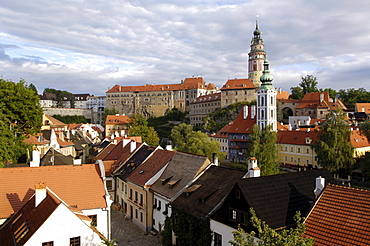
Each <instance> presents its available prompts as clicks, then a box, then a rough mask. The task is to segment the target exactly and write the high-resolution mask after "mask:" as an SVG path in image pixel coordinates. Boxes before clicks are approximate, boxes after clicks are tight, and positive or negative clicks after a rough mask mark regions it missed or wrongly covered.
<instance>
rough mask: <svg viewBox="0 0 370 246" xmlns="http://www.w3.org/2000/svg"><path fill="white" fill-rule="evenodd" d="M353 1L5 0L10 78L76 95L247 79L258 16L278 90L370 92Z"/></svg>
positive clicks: (364, 15)
mask: <svg viewBox="0 0 370 246" xmlns="http://www.w3.org/2000/svg"><path fill="white" fill-rule="evenodd" d="M367 5H368V1H367V0H353V1H333V0H330V1H329V0H321V1H305V0H295V1H292V0H279V1H277V0H270V1H258V0H255V1H253V0H251V1H232V0H228V1H211V0H204V1H186V0H180V1H160V0H159V1H158V0H156V1H154V0H147V1H121V0H114V1H113V0H112V1H103V0H99V1H97V0H89V1H84V0H79V1H76V0H73V1H72V0H70V1H65V0H59V1H55V0H38V1H26V0H17V1H13V0H2V1H1V2H0V76H2V77H3V78H4V79H9V80H12V81H19V79H20V78H22V79H25V80H26V81H27V82H28V83H33V84H35V85H36V87H37V88H38V90H39V93H42V91H43V89H44V88H46V87H50V88H56V89H61V90H67V91H70V92H73V93H90V94H94V95H105V92H106V90H107V89H108V88H109V87H113V86H114V85H115V84H120V85H144V84H169V83H179V82H180V81H181V80H183V79H185V78H187V77H191V76H193V75H199V76H202V77H203V78H204V79H205V80H206V81H207V82H209V83H214V84H215V85H216V86H218V87H219V88H220V87H222V85H223V84H224V83H225V82H226V81H227V79H228V78H247V76H248V52H249V48H250V47H249V46H250V41H251V38H252V33H253V31H254V28H255V19H256V15H257V14H258V15H259V18H258V19H259V27H260V30H261V31H262V38H263V40H264V42H265V50H266V52H267V58H268V60H269V61H270V69H271V74H272V75H273V77H274V81H273V84H274V85H275V87H278V88H283V89H284V90H287V91H290V87H292V86H297V85H298V83H299V82H300V77H301V76H305V75H307V74H312V75H314V76H316V77H317V79H318V82H319V85H318V87H319V88H333V89H337V90H338V89H347V88H360V87H364V88H365V89H366V90H370V63H369V58H370V48H369V43H370V23H369V22H370V21H369V20H370V12H369V11H368V10H367V8H366V6H367Z"/></svg>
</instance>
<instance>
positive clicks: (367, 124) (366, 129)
mask: <svg viewBox="0 0 370 246" xmlns="http://www.w3.org/2000/svg"><path fill="white" fill-rule="evenodd" d="M360 133H361V134H362V135H364V136H366V137H367V139H369V140H370V120H366V121H364V122H362V123H361V125H360Z"/></svg>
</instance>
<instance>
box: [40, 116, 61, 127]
mask: <svg viewBox="0 0 370 246" xmlns="http://www.w3.org/2000/svg"><path fill="white" fill-rule="evenodd" d="M43 117H45V119H47V120H48V121H49V124H50V125H51V126H66V125H67V124H65V123H63V122H61V121H60V120H57V119H55V118H54V117H53V116H51V115H47V114H44V115H43Z"/></svg>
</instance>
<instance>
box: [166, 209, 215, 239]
mask: <svg viewBox="0 0 370 246" xmlns="http://www.w3.org/2000/svg"><path fill="white" fill-rule="evenodd" d="M171 220H172V222H171V224H172V230H173V231H174V232H175V234H176V236H177V237H178V240H179V242H180V245H198V246H202V245H204V246H206V245H207V246H208V245H211V242H212V233H211V229H210V222H209V219H203V218H200V217H197V216H194V215H191V214H188V213H186V212H185V211H183V210H180V209H178V208H176V207H172V216H171ZM163 245H171V244H167V243H166V244H163Z"/></svg>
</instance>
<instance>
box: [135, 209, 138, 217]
mask: <svg viewBox="0 0 370 246" xmlns="http://www.w3.org/2000/svg"><path fill="white" fill-rule="evenodd" d="M137 218H138V217H137V209H135V219H137Z"/></svg>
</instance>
